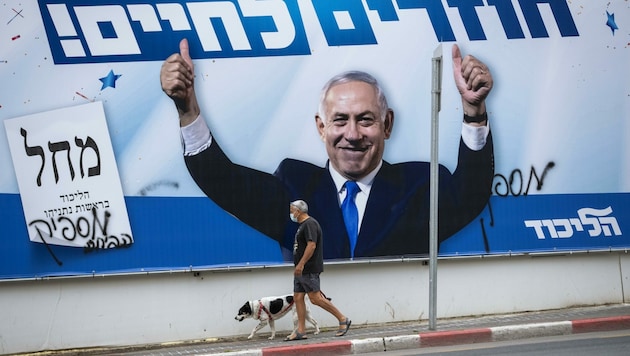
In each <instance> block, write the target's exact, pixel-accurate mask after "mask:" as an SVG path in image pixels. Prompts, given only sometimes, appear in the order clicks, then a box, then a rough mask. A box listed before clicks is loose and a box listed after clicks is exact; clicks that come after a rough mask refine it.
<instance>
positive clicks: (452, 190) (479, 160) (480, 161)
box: [439, 45, 494, 240]
mask: <svg viewBox="0 0 630 356" xmlns="http://www.w3.org/2000/svg"><path fill="white" fill-rule="evenodd" d="M452 56H453V77H454V79H455V84H456V86H457V90H458V91H459V93H460V95H461V99H462V108H463V114H464V123H462V125H463V127H462V140H461V141H460V148H459V155H458V160H457V169H456V170H455V172H453V175H452V176H449V175H448V174H446V173H444V174H442V173H441V174H440V192H439V194H440V202H439V204H440V212H439V217H440V218H439V220H440V222H439V232H440V234H439V235H440V239H441V240H443V239H445V238H448V237H449V236H451V235H452V234H454V233H455V232H457V231H459V230H460V229H461V228H463V227H464V226H465V225H467V224H468V223H470V222H471V221H472V220H473V219H474V218H475V217H476V216H477V215H479V213H481V211H482V210H483V208H484V207H485V205H486V204H487V202H488V199H489V198H490V196H491V194H492V179H493V177H494V149H493V142H492V135H491V134H490V130H489V128H488V114H487V111H486V109H487V108H486V98H487V96H488V94H489V93H490V91H491V89H492V86H493V79H492V74H491V73H490V70H489V69H488V67H487V66H486V65H485V64H484V63H483V62H481V61H480V60H478V59H477V58H475V57H473V56H471V55H467V56H465V57H464V58H462V55H461V52H460V50H459V47H458V46H457V45H453V49H452Z"/></svg>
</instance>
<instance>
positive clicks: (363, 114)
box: [332, 110, 377, 118]
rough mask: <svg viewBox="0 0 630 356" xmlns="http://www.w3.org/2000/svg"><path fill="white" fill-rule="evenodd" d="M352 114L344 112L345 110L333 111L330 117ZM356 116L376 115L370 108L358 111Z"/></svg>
mask: <svg viewBox="0 0 630 356" xmlns="http://www.w3.org/2000/svg"><path fill="white" fill-rule="evenodd" d="M350 116H352V115H350V114H348V113H345V112H334V113H333V114H332V117H343V118H348V117H350ZM356 116H357V117H365V116H374V117H376V116H377V114H376V113H375V112H373V111H372V110H365V111H362V112H360V113H359V114H358V115H356Z"/></svg>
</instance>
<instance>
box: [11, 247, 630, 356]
mask: <svg viewBox="0 0 630 356" xmlns="http://www.w3.org/2000/svg"><path fill="white" fill-rule="evenodd" d="M428 275H429V267H428V265H427V264H426V263H423V262H422V261H395V262H370V263H354V264H328V265H327V266H326V272H325V273H324V274H323V275H322V290H323V291H324V292H325V293H326V294H327V295H328V296H329V297H331V298H332V299H333V302H334V303H335V304H336V305H337V306H338V307H339V308H340V309H341V310H342V311H343V312H344V313H346V315H348V316H350V317H351V318H352V320H353V323H354V324H362V323H383V322H392V321H409V320H426V319H427V318H428V314H429V310H428V305H429V292H428V283H429V282H428V281H429V278H428V277H429V276H428ZM629 275H630V256H629V255H628V254H627V253H624V252H605V253H580V254H572V255H550V256H538V257H533V256H512V257H485V258H462V259H449V260H440V261H439V264H438V279H437V286H438V302H437V305H438V306H437V315H438V318H446V317H457V316H469V315H481V314H500V313H511V312H522V311H533V310H545V309H556V308H564V307H571V306H579V305H602V304H610V303H624V302H625V301H627V300H628V299H629V297H630V281H629V280H628V276H629ZM291 290H292V267H291V266H280V267H271V268H260V269H249V270H248V269H235V270H220V271H202V272H178V273H170V274H169V273H160V274H157V273H156V274H142V275H125V276H96V277H82V278H56V279H48V280H30V281H8V282H6V281H5V282H0V354H8V353H16V352H33V351H41V350H59V349H69V348H82V347H96V346H125V345H140V344H151V343H163V342H171V341H184V340H199V339H207V338H214V337H220V336H233V335H246V334H248V333H249V332H250V330H251V328H253V326H254V325H255V322H254V321H252V320H246V321H244V322H242V323H239V322H237V321H235V320H234V316H235V315H236V312H237V310H238V308H239V307H240V306H241V305H242V304H243V303H244V302H245V301H246V300H248V299H258V298H259V297H262V296H269V295H281V294H289V293H291ZM313 313H314V316H315V318H316V319H318V320H319V322H320V324H322V325H323V326H324V327H336V320H335V319H334V318H333V317H332V316H331V315H329V314H327V313H326V312H324V311H323V310H321V309H318V308H316V307H313ZM290 319H291V318H285V319H283V320H281V322H279V323H277V328H278V330H279V331H286V330H289V329H290V328H291V320H290ZM437 327H438V329H439V320H438V323H437ZM262 332H263V333H267V332H268V329H265V330H263V331H262Z"/></svg>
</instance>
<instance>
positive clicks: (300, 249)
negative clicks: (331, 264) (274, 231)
mask: <svg viewBox="0 0 630 356" xmlns="http://www.w3.org/2000/svg"><path fill="white" fill-rule="evenodd" d="M308 241H313V242H315V245H316V246H317V247H315V252H313V256H311V259H310V260H308V261H307V262H306V264H305V265H304V270H303V271H302V273H321V272H323V271H324V254H323V251H324V249H323V245H324V241H323V235H322V228H321V227H320V226H319V223H318V222H317V220H315V219H314V218H313V217H310V216H309V217H308V219H306V220H304V221H303V222H302V223H301V224H300V226H299V227H298V229H297V231H296V232H295V241H294V243H293V263H294V264H295V265H297V264H298V262H300V259H302V256H304V250H305V249H306V244H307V242H308Z"/></svg>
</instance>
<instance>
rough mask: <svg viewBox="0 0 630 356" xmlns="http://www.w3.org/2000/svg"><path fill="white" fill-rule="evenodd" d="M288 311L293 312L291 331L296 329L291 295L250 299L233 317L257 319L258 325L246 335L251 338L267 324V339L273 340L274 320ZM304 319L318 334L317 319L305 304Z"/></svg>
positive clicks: (295, 316) (296, 320) (237, 318)
mask: <svg viewBox="0 0 630 356" xmlns="http://www.w3.org/2000/svg"><path fill="white" fill-rule="evenodd" d="M289 311H292V312H293V331H295V330H297V322H298V318H297V310H296V309H295V303H294V302H293V295H292V294H289V295H285V296H281V297H265V298H261V299H259V300H250V301H247V302H245V304H244V305H243V306H242V307H241V308H240V309H239V310H238V315H236V317H234V319H236V320H238V321H243V320H245V319H247V318H253V319H255V320H259V321H260V322H259V323H258V325H256V326H255V327H254V329H253V330H252V332H251V334H249V336H248V337H247V338H248V339H251V338H252V337H254V334H256V332H258V331H259V330H260V329H262V328H264V327H265V325H267V324H269V328H270V329H271V336H269V340H273V338H274V337H275V336H276V325H275V321H276V320H278V319H280V318H282V317H283V316H285V315H286V314H287V313H288V312H289ZM306 320H307V321H308V322H309V323H311V324H312V325H313V326H314V327H315V334H319V326H318V325H317V321H316V320H315V319H313V317H312V316H311V310H310V308H309V306H308V303H307V304H306Z"/></svg>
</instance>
